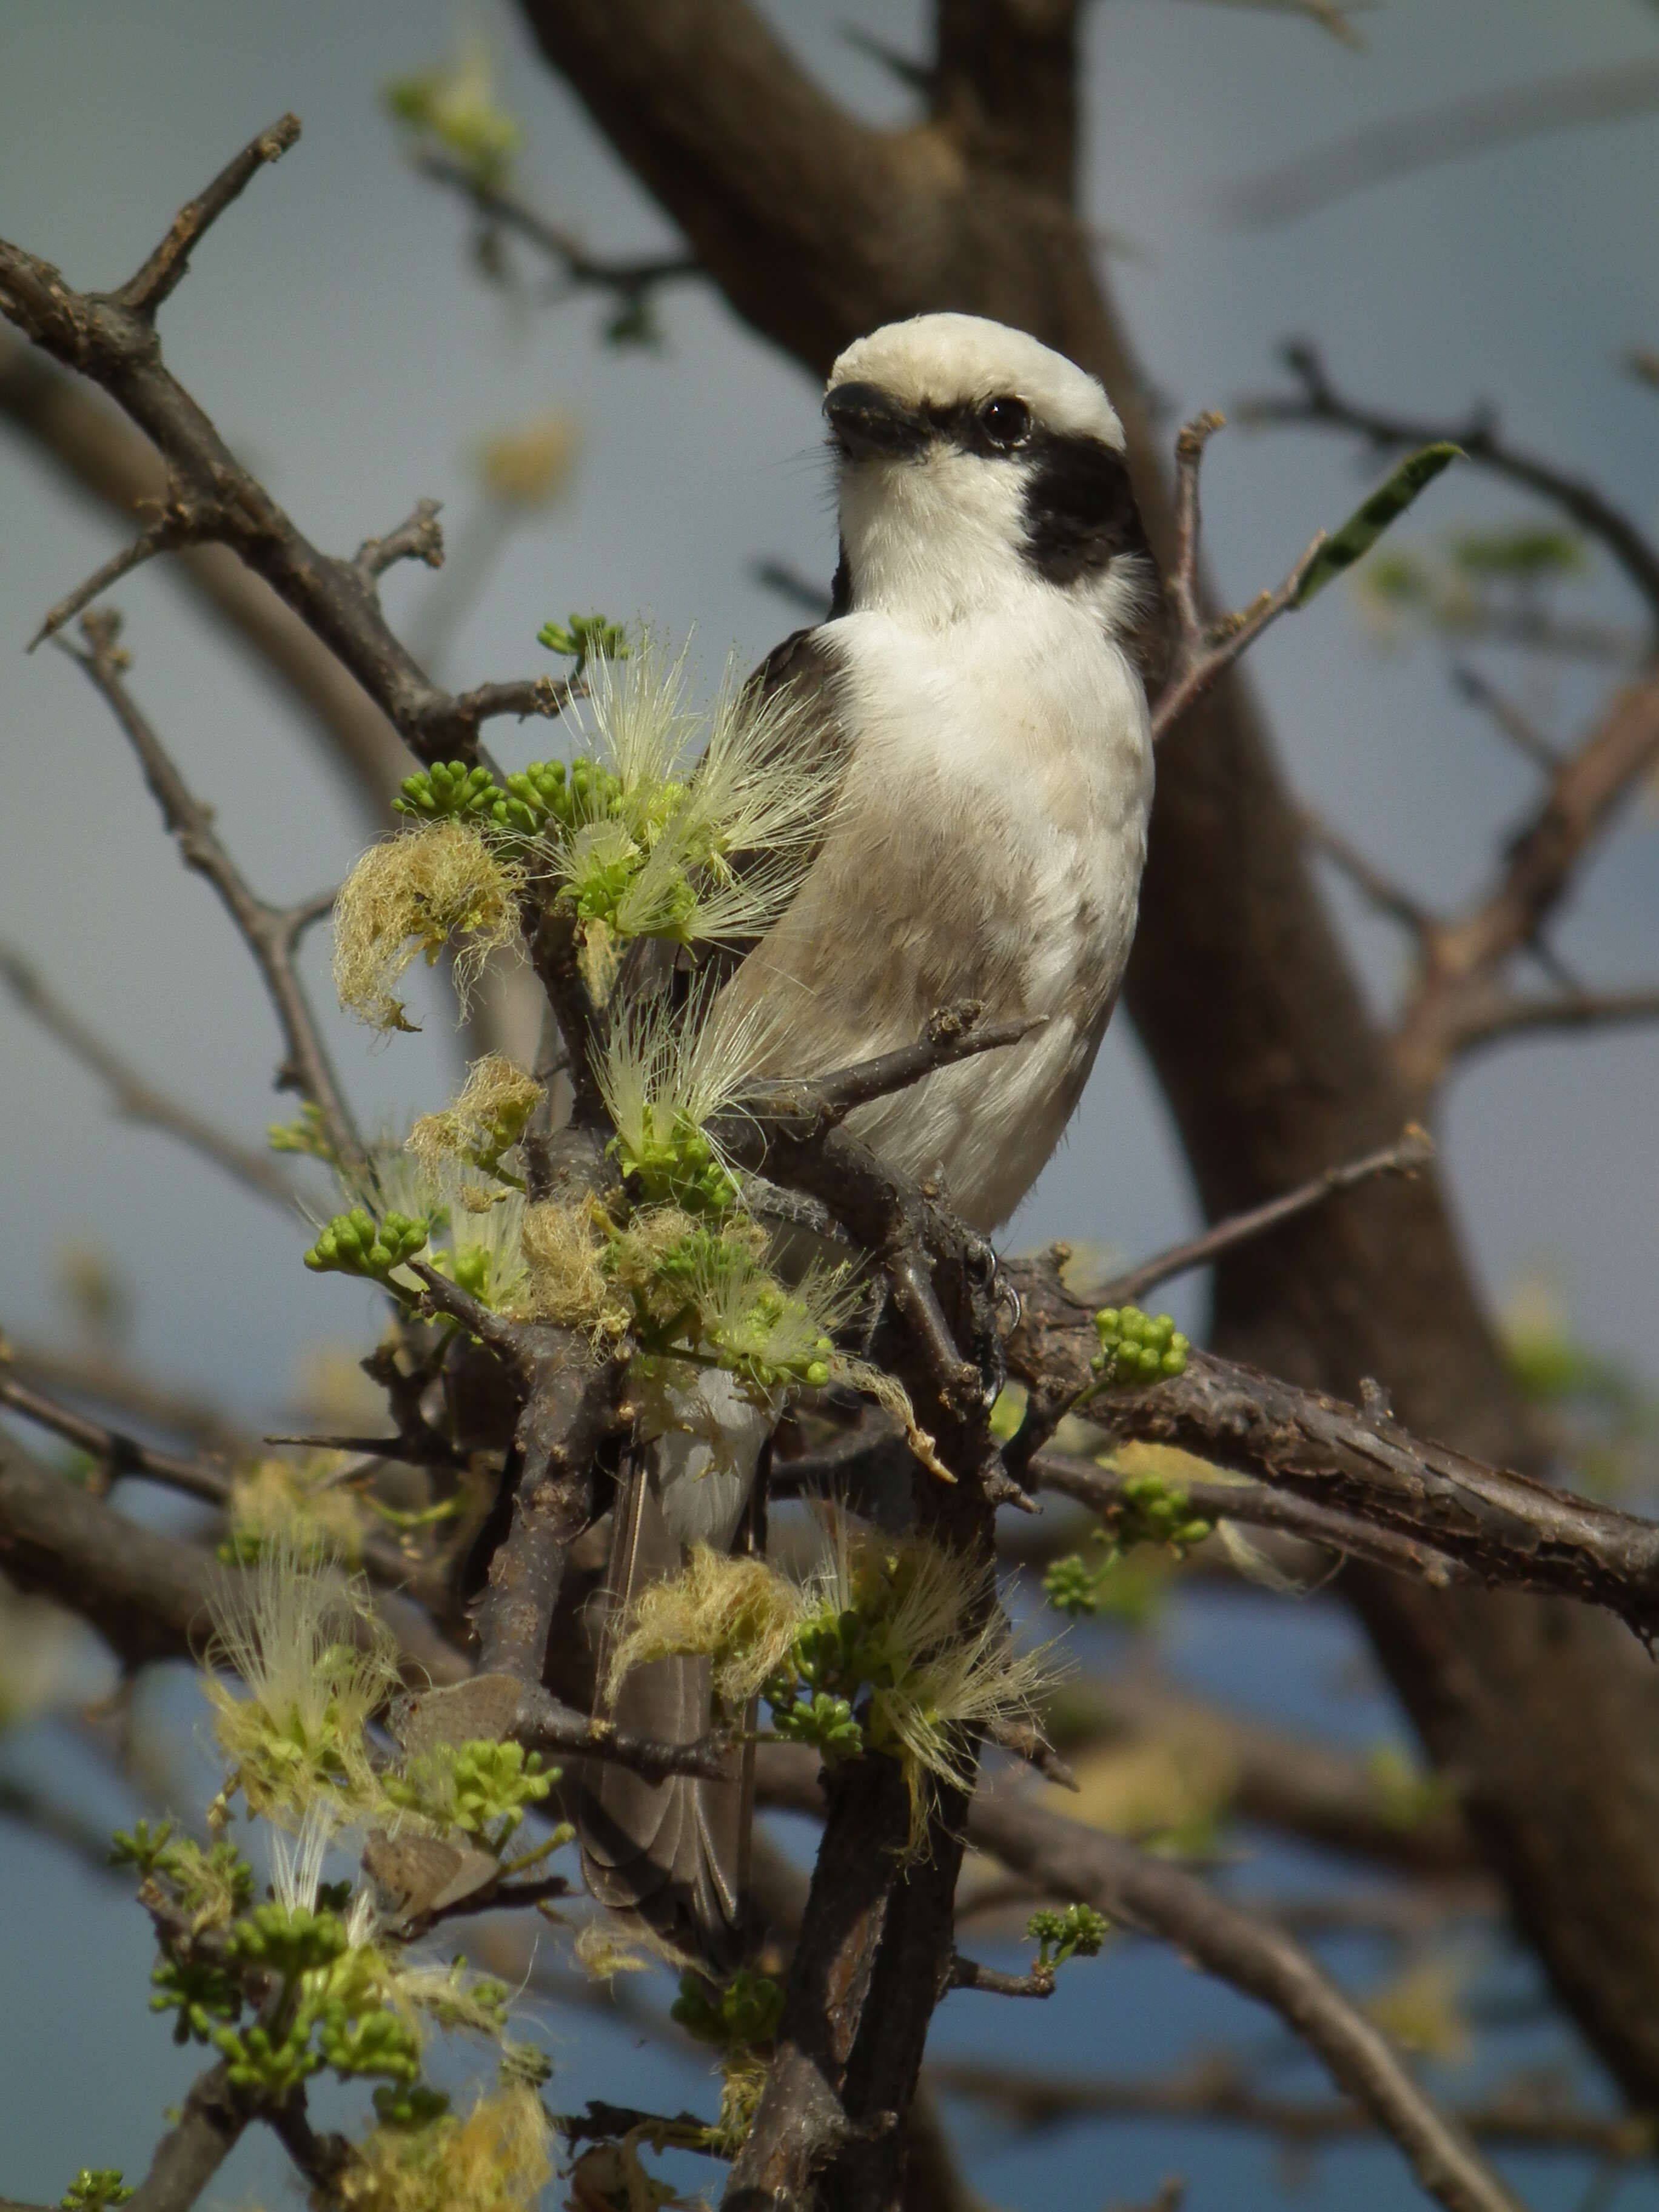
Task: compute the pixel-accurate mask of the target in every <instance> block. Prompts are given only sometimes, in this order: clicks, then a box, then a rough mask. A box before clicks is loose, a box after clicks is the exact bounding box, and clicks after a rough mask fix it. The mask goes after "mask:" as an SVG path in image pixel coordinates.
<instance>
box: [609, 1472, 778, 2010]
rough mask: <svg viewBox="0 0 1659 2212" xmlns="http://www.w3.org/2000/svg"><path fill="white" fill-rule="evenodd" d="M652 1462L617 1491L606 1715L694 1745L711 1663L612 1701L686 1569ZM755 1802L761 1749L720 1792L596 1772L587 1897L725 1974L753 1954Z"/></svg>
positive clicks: (653, 1666) (654, 1666)
mask: <svg viewBox="0 0 1659 2212" xmlns="http://www.w3.org/2000/svg"><path fill="white" fill-rule="evenodd" d="M652 1459H653V1452H652V1451H651V1449H647V1450H646V1451H645V1452H644V1453H642V1454H640V1455H637V1456H636V1457H635V1460H634V1462H633V1464H632V1465H631V1467H629V1468H627V1469H626V1470H625V1471H624V1473H623V1476H622V1478H621V1480H620V1481H619V1485H618V1495H617V1508H616V1519H615V1522H614V1525H613V1530H612V1535H611V1570H610V1573H609V1574H608V1576H607V1577H606V1589H607V1590H608V1592H609V1601H608V1604H607V1607H606V1613H605V1629H604V1632H603V1635H602V1637H601V1640H600V1647H599V1685H600V1688H599V1700H598V1703H597V1704H596V1708H595V1710H596V1713H598V1714H599V1715H600V1716H602V1717H604V1718H605V1719H607V1720H610V1721H611V1722H612V1723H615V1725H616V1726H617V1728H619V1729H628V1730H629V1731H630V1732H635V1733H637V1734H639V1735H644V1736H650V1737H653V1738H654V1739H656V1740H657V1741H660V1742H666V1743H692V1742H695V1741H696V1740H697V1738H698V1737H700V1736H702V1735H704V1734H705V1733H706V1732H707V1730H708V1720H709V1670H708V1661H707V1660H706V1659H702V1658H675V1659H659V1660H655V1661H653V1662H651V1663H650V1664H649V1665H647V1666H641V1667H635V1668H633V1669H632V1670H631V1671H630V1672H629V1674H627V1675H626V1676H624V1678H623V1681H622V1682H621V1684H620V1685H619V1686H618V1687H617V1693H616V1696H615V1697H614V1699H606V1698H605V1680H606V1677H607V1675H608V1674H609V1671H610V1664H611V1651H612V1650H613V1649H614V1648H615V1645H616V1643H617V1640H618V1638H619V1637H620V1635H621V1633H622V1632H623V1626H624V1624H625V1622H626V1621H627V1619H628V1617H629V1613H630V1611H631V1610H632V1607H633V1606H634V1604H635V1601H636V1600H637V1598H638V1596H639V1594H640V1592H641V1590H643V1589H647V1587H648V1586H649V1585H650V1583H653V1581H657V1580H659V1579H662V1578H664V1577H667V1576H670V1575H673V1574H678V1571H679V1570H680V1566H681V1563H682V1556H683V1555H682V1550H681V1546H680V1543H679V1540H678V1537H677V1536H676V1535H675V1534H674V1533H673V1531H672V1530H671V1528H669V1525H668V1522H667V1520H666V1518H665V1516H664V1513H663V1509H662V1504H661V1502H660V1500H659V1497H658V1495H657V1489H656V1486H655V1484H654V1483H653V1480H652V1479H651V1477H652V1472H653V1470H652V1466H651V1462H652ZM738 1541H739V1542H741V1541H742V1534H741V1533H740V1534H739V1537H738ZM753 1792H754V1753H753V1748H752V1747H744V1749H743V1750H741V1751H734V1752H733V1753H732V1762H731V1773H730V1777H729V1778H728V1779H722V1780H720V1781H718V1782H715V1781H704V1780H700V1779H698V1778H696V1777H694V1776H690V1775H669V1776H667V1777H666V1778H665V1779H664V1780H662V1781H660V1782H651V1781H647V1779H646V1778H645V1777H644V1776H643V1775H641V1774H635V1773H634V1772H633V1771H631V1770H630V1769H629V1768H627V1767H623V1766H618V1765H616V1764H615V1763H614V1762H613V1761H610V1760H599V1759H592V1760H590V1761H589V1762H588V1763H587V1765H586V1769H585V1770H584V1772H583V1775H582V1778H581V1782H580V1789H579V1793H578V1797H577V1807H576V1828H577V1832H578V1835H579V1837H580V1843H581V1855H582V1873H583V1875H584V1877H585V1879H586V1883H587V1886H588V1888H589V1889H590V1890H591V1891H592V1894H593V1896H594V1897H595V1898H596V1899H598V1900H599V1903H600V1904H601V1905H605V1907H606V1908H607V1910H608V1911H611V1912H612V1913H615V1914H617V1915H618V1916H620V1917H623V1918H624V1919H632V1920H634V1921H635V1922H637V1923H639V1924H640V1925H641V1928H642V1929H644V1930H646V1931H648V1932H649V1934H650V1935H652V1936H654V1937H655V1938H656V1939H657V1940H658V1941H659V1942H665V1943H667V1944H668V1945H670V1946H671V1948H673V1949H674V1950H676V1951H678V1952H680V1953H683V1954H687V1955H689V1956H690V1957H691V1958H694V1959H697V1960H701V1961H702V1962H703V1963H704V1964H706V1965H708V1966H712V1967H714V1968H716V1969H724V1968H726V1967H729V1966H732V1965H734V1964H735V1963H736V1961H737V1960H738V1957H739V1955H740V1954H741V1951H742V1947H743V1935H744V1893H745V1891H746V1889H747V1887H748V1857H749V1832H750V1813H751V1808H752V1804H753Z"/></svg>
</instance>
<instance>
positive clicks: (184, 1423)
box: [3, 1337, 248, 1450]
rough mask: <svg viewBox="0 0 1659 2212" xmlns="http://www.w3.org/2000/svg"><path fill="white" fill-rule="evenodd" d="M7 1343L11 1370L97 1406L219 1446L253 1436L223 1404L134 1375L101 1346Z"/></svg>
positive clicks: (236, 1445)
mask: <svg viewBox="0 0 1659 2212" xmlns="http://www.w3.org/2000/svg"><path fill="white" fill-rule="evenodd" d="M3 1343H4V1353H5V1357H6V1358H7V1360H8V1362H9V1365H10V1367H11V1370H12V1372H13V1373H14V1374H15V1375H21V1376H23V1377H24V1378H25V1380H27V1381H28V1382H31V1383H38V1384H40V1385H41V1386H43V1387H44V1388H45V1389H48V1390H67V1391H68V1392H69V1393H70V1395H71V1396H73V1397H75V1398H77V1399H89V1400H90V1401H92V1403H93V1404H94V1405H98V1406H109V1407H116V1408H118V1409H119V1410H120V1411H122V1412H124V1413H132V1414H136V1415H137V1418H138V1419H140V1420H141V1421H144V1422H148V1423H149V1424H150V1425H153V1426H155V1427H156V1428H160V1429H165V1430H167V1431H171V1432H173V1433H174V1434H176V1435H179V1436H184V1437H191V1439H192V1440H193V1441H194V1442H196V1443H198V1444H203V1445H206V1446H208V1447H210V1449H214V1450H229V1449H240V1447H242V1446H243V1445H245V1444H246V1443H247V1441H248V1437H247V1434H246V1431H244V1430H243V1429H242V1428H241V1426H240V1424H239V1423H238V1422H236V1421H235V1420H234V1419H232V1418H231V1416H230V1415H229V1414H228V1413H226V1412H225V1410H224V1408H223V1407H221V1406H216V1405H215V1404H213V1403H212V1402H211V1401H210V1400H206V1399H202V1398H197V1397H193V1396H191V1395H188V1394H186V1393H185V1392H184V1391H182V1390H175V1389H169V1388H168V1386H167V1384H166V1383H155V1382H153V1381H152V1380H151V1379H150V1377H149V1376H147V1375H138V1374H135V1373H134V1372H133V1370H131V1368H128V1367H125V1366H123V1365H122V1364H120V1363H119V1362H118V1360H117V1359H116V1358H115V1357H114V1356H113V1354H112V1353H111V1352H109V1351H108V1350H107V1349H106V1347H104V1346H101V1345H100V1346H99V1347H98V1348H97V1349H96V1350H95V1351H91V1352H60V1351H56V1350H52V1351H48V1350H47V1349H46V1346H43V1345H39V1344H28V1343H23V1344H20V1343H19V1342H18V1341H17V1340H16V1339H15V1337H9V1338H6V1339H5V1340H3Z"/></svg>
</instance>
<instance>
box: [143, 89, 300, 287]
mask: <svg viewBox="0 0 1659 2212" xmlns="http://www.w3.org/2000/svg"><path fill="white" fill-rule="evenodd" d="M299 137H300V118H299V117H298V116H297V115H292V114H289V115H279V116H278V117H277V118H276V121H275V122H274V123H273V124H272V125H270V129H269V130H268V131H261V132H260V133H259V136H258V137H257V138H255V139H252V140H251V141H250V143H248V144H247V145H246V146H244V147H243V148H242V149H241V151H240V153H239V154H234V155H232V157H231V158H230V160H229V161H227V162H226V164H225V166H224V167H223V168H222V169H221V170H220V172H219V173H218V175H217V176H216V178H215V179H213V182H212V183H211V184H210V185H209V186H208V188H207V190H206V191H204V192H202V193H201V194H199V195H198V197H197V198H195V199H193V200H186V201H185V204H184V205H183V207H181V208H180V209H179V212H178V214H177V215H176V216H174V217H173V225H172V228H170V229H169V230H168V232H167V236H166V237H165V238H164V239H163V240H161V244H160V245H159V246H157V247H156V248H155V252H153V253H152V254H151V255H150V256H149V259H148V260H147V261H146V262H145V263H144V264H143V267H142V268H140V269H138V270H136V271H135V272H134V274H133V275H132V276H129V277H128V279H127V281H126V283H125V284H123V285H122V287H121V288H120V289H119V291H118V292H116V293H115V294H114V295H112V296H113V297H114V298H115V300H116V301H118V303H119V304H120V305H121V306H122V307H125V308H126V309H128V311H129V312H130V313H134V314H137V315H142V316H143V318H144V319H145V321H146V322H149V323H151V324H153V323H154V322H155V311H156V309H157V308H158V307H161V304H162V302H163V301H165V300H167V299H169V298H170V297H171V296H172V295H173V291H174V290H175V289H177V287H178V285H179V282H180V280H181V279H182V278H183V277H184V276H185V274H186V273H187V271H188V270H189V268H190V257H191V252H192V250H193V249H194V248H195V246H197V244H198V243H199V242H200V240H202V239H203V238H204V236H205V235H206V234H207V233H208V232H209V231H210V229H211V228H213V225H214V224H215V223H216V222H217V221H218V220H219V218H220V216H222V214H223V213H224V211H225V210H226V209H227V208H228V206H229V205H230V204H231V203H232V201H233V200H235V199H239V198H240V197H241V194H242V193H243V191H246V188H247V186H248V185H250V184H251V183H252V180H253V179H254V178H255V177H256V176H257V175H258V173H259V171H260V169H261V168H262V167H264V165H265V164H266V163H267V162H269V161H281V159H282V157H283V155H284V154H286V153H287V151H288V149H289V147H290V146H292V145H295V144H296V143H298V140H299Z"/></svg>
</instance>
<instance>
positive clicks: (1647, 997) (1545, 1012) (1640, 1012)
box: [1458, 990, 1659, 1052]
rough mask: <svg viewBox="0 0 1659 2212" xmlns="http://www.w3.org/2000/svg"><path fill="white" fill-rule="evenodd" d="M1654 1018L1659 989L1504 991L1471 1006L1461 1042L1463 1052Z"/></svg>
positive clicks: (1462, 1026) (1657, 1017) (1658, 1012)
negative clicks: (1518, 1039) (1516, 1039)
mask: <svg viewBox="0 0 1659 2212" xmlns="http://www.w3.org/2000/svg"><path fill="white" fill-rule="evenodd" d="M1653 1021H1659V990H1646V991H1562V992H1559V993H1556V994H1553V995H1551V996H1549V997H1544V996H1542V995H1534V994H1530V993H1525V994H1523V993H1522V992H1519V991H1503V992H1498V993H1495V994H1493V996H1492V1000H1491V1002H1490V1004H1487V1005H1482V1004H1481V1003H1480V1001H1479V1000H1477V1001H1475V1002H1474V1004H1472V1005H1471V1006H1469V1007H1468V1009H1467V1010H1466V1011H1465V1013H1464V1015H1463V1018H1462V1024H1460V1030H1459V1039H1458V1044H1459V1049H1460V1051H1463V1052H1471V1051H1473V1050H1474V1048H1476V1047H1477V1046H1480V1045H1487V1044H1498V1043H1500V1042H1502V1041H1503V1039H1504V1038H1505V1037H1511V1036H1535V1035H1536V1034H1537V1033H1538V1032H1539V1031H1540V1030H1589V1029H1622V1028H1625V1027H1627V1026H1632V1025H1634V1024H1638V1023H1644V1022H1653Z"/></svg>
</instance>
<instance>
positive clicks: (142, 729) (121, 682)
mask: <svg viewBox="0 0 1659 2212" xmlns="http://www.w3.org/2000/svg"><path fill="white" fill-rule="evenodd" d="M82 631H83V633H84V635H85V637H86V641H87V649H86V650H85V652H79V651H76V650H75V649H74V648H73V647H67V646H66V647H64V651H65V652H67V653H70V658H71V659H73V660H74V661H76V664H77V665H79V666H80V667H81V668H82V669H83V670H84V671H85V672H86V674H87V676H88V678H89V679H90V681H91V682H92V683H93V684H94V685H95V687H96V688H97V690H99V691H100V693H101V694H102V696H103V697H104V699H105V700H106V702H107V703H108V705H109V707H110V709H111V711H112V714H114V716H115V718H116V720H117V721H118V722H119V724H120V726H121V727H122V729H123V731H124V732H125V734H126V737H127V739H128V741H129V743H130V744H131V746H132V749H133V750H134V752H136V753H137V756H138V764H139V766H140V768H141V769H143V775H144V781H145V782H146V783H148V784H149V787H150V791H151V793H152V794H153V795H154V797H155V803H156V805H158V806H159V807H160V808H161V817H162V819H163V821H164V822H165V823H166V824H167V828H168V829H169V830H170V831H171V832H172V833H173V837H174V838H175V839H176V840H177V842H178V846H179V853H180V855H181V856H182V858H183V860H184V862H185V866H186V867H188V868H192V869H194V870H195V872H197V874H198V875H202V876H205V877H206V878H207V880H208V881H209V883H210V884H212V886H213V888H214V890H215V891H216V893H217V894H218V897H219V901H220V903H221V904H222V906H223V908H225V911H226V912H227V913H228V915H229V916H230V918H231V920H232V921H234V923H235V925H236V927H237V928H238V929H239V930H240V933H241V934H242V937H243V939H244V940H245V942H246V945H247V948H248V950H249V951H250V952H252V955H253V957H254V959H255V961H256V962H257V963H258V969H259V972H260V974H261V975H262V976H263V977H264V985H265V990H266V993H267V994H268V995H269V997H270V1002H271V1005H272V1006H273V1008H274V1009H275V1011H276V1019H277V1022H278V1024H279V1025H280V1027H281V1029H282V1032H283V1042H284V1043H285V1044H286V1047H287V1052H286V1054H285V1057H284V1059H283V1065H282V1066H281V1067H280V1069H279V1070H278V1072H277V1077H276V1082H277V1087H278V1088H279V1089H284V1090H290V1091H298V1092H299V1093H300V1095H301V1097H303V1098H305V1099H306V1100H307V1101H308V1102H309V1103H310V1104H312V1105H313V1106H314V1107H315V1108H316V1109H317V1113H318V1115H319V1119H320V1120H321V1122H322V1125H323V1129H324V1132H325V1134H326V1136H327V1139H328V1141H329V1143H330V1145H331V1146H332V1148H333V1151H334V1154H335V1157H336V1158H337V1160H339V1161H340V1162H341V1164H343V1165H345V1166H348V1167H349V1166H354V1165H359V1164H362V1159H363V1157H364V1155H363V1149H362V1140H361V1139H360V1138H359V1137H358V1135H357V1132H356V1127H355V1125H354V1123H353V1121H352V1118H351V1111H350V1109H349V1106H348V1105H347V1104H346V1101H345V1094H344V1092H343V1091H342V1090H341V1088H340V1085H339V1083H338V1081H337V1078H336V1076H335V1073H334V1070H333V1067H332V1066H331V1063H330V1060H329V1056H328V1052H327V1048H326V1047H325V1045H324V1043H323V1039H322V1033H321V1031H320V1030H319V1028H318V1026H317V1024H316V1021H315V1019H314V1018H313V1014H312V1012H311V1008H310V1006H308V1005H307V1000H306V995H305V991H304V988H303V987H302V986H301V981H300V978H299V974H298V971H297V969H295V947H296V945H298V943H299V940H300V938H301V935H302V934H303V933H304V932H305V930H306V929H307V927H310V925H311V924H312V923H313V922H314V921H317V920H319V918H320V916H321V915H324V914H326V913H327V912H328V910H329V908H330V907H331V905H332V903H333V895H332V893H330V894H328V895H327V896H326V897H325V898H321V899H315V898H313V899H306V900H303V901H301V903H300V904H298V905H297V906H291V907H273V906H267V905H266V904H265V902H264V900H263V899H260V898H258V897H256V896H255V895H254V893H253V892H252V890H250V889H249V887H248V884H247V882H246V878H244V876H243V874H242V872H241V871H240V868H238V866H236V864H235V862H234V860H232V859H231V857H230V854H229V853H228V851H227V850H226V849H225V847H224V845H223V843H222V842H221V840H220V838H219V836H218V833H217V832H216V830H215V829H214V827H213V822H212V817H211V816H210V813H209V812H208V810H207V809H206V808H205V807H204V805H202V803H201V801H200V800H199V799H197V798H196V797H195V796H194V794H193V793H191V789H190V787H189V785H188V784H186V783H185V780H184V778H183V776H182V775H180V774H179V770H178V769H177V767H176V766H175V765H174V763H173V759H172V757H171V756H170V755H169V754H168V752H167V749H166V747H165V746H164V745H163V744H162V743H161V739H160V738H158V737H157V736H156V734H155V731H154V729H153V728H152V727H151V726H150V725H149V721H148V720H146V719H145V717H144V715H143V714H142V713H141V712H140V710H139V708H138V705H137V701H136V700H135V699H134V698H133V696H132V694H131V691H129V690H128V689H127V686H126V683H125V670H126V668H127V667H128V666H129V665H130V662H129V657H128V655H127V654H126V653H125V652H123V651H122V650H121V648H120V647H119V646H118V642H117V640H118V635H119V632H120V623H119V621H118V617H115V616H114V615H112V614H103V615H89V616H88V617H87V618H86V620H85V621H84V622H83V623H82Z"/></svg>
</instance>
